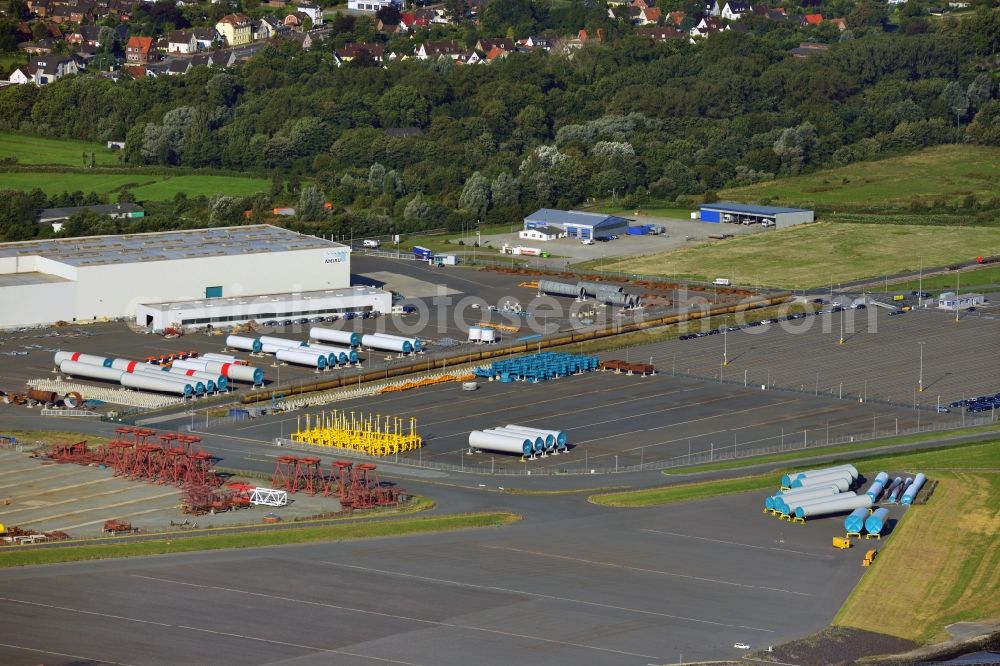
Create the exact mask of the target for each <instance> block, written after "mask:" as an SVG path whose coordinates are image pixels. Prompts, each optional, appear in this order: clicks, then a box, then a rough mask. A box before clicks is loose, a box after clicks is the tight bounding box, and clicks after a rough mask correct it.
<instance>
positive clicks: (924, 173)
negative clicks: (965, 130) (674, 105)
mask: <svg viewBox="0 0 1000 666" xmlns="http://www.w3.org/2000/svg"><path fill="white" fill-rule="evenodd" d="M968 194H972V195H975V196H976V198H977V199H979V200H980V201H985V200H988V199H991V198H993V197H1000V148H989V147H984V146H970V145H960V146H951V145H950V146H937V147H934V148H928V149H926V150H921V151H919V152H916V153H913V154H910V155H904V156H902V157H892V158H888V159H884V160H878V161H874V162H858V163H856V164H851V165H848V166H845V167H841V168H838V169H830V170H827V171H820V172H817V173H812V174H809V175H806V176H795V177H792V178H781V179H778V180H773V181H768V182H763V183H756V184H754V185H749V186H747V187H738V188H734V189H729V190H723V191H721V192H719V198H720V199H722V200H730V201H745V202H750V203H760V200H761V199H764V198H769V199H771V200H772V201H773V202H775V203H781V204H790V205H796V206H803V207H806V208H812V207H818V208H823V209H827V210H833V211H835V210H837V208H838V206H842V207H845V208H853V207H864V206H869V205H872V204H890V205H896V206H898V207H900V208H904V207H905V206H908V205H909V204H910V202H912V201H920V202H923V203H924V204H926V205H930V204H932V203H933V202H934V201H935V200H936V199H944V200H945V201H946V202H948V203H954V202H955V201H957V200H959V199H961V198H962V197H964V196H965V195H968Z"/></svg>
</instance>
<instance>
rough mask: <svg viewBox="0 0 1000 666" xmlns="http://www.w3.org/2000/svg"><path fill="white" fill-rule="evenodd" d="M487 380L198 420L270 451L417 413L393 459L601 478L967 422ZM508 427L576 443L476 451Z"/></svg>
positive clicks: (599, 376) (699, 394)
mask: <svg viewBox="0 0 1000 666" xmlns="http://www.w3.org/2000/svg"><path fill="white" fill-rule="evenodd" d="M633 360H635V359H634V358H633ZM479 384H480V388H479V390H477V391H475V392H468V391H463V390H462V389H461V385H460V384H458V383H449V384H441V385H435V386H430V387H425V388H420V389H415V390H411V391H404V392H400V393H389V394H383V395H380V396H372V397H366V398H360V399H357V400H351V401H344V402H337V403H333V404H332V405H330V407H329V408H325V409H316V410H306V411H303V412H294V413H284V414H277V415H273V416H263V417H260V418H257V419H252V420H249V421H237V422H232V423H223V424H216V425H211V426H209V427H208V428H204V427H203V426H200V425H199V424H198V422H197V420H194V421H193V423H194V430H195V432H205V433H210V434H214V435H218V436H220V437H223V438H227V439H229V440H231V441H232V442H233V443H234V444H237V443H244V444H246V445H250V444H255V443H256V444H261V445H265V446H267V445H269V444H270V443H271V442H273V440H274V439H275V438H279V437H285V438H287V437H289V436H290V435H291V434H292V433H294V432H296V430H297V429H298V428H300V427H301V428H303V429H304V428H305V415H307V414H308V415H310V418H311V419H312V421H313V423H315V422H316V415H318V414H320V413H323V412H328V411H329V410H331V409H337V410H340V411H346V412H355V413H357V414H369V413H371V414H380V415H382V416H386V415H393V416H398V417H401V418H403V420H404V424H405V423H407V421H408V419H409V418H410V417H415V418H416V419H417V432H418V433H419V434H420V435H421V436H422V437H423V438H424V446H423V447H422V449H420V450H418V451H414V452H408V453H406V454H400V456H399V458H398V459H394V460H398V461H400V462H406V461H408V462H412V463H418V464H423V463H431V462H434V463H444V464H447V465H454V466H455V469H456V471H457V470H458V469H459V468H462V469H465V470H466V471H478V472H487V473H507V474H523V473H526V472H527V471H529V470H536V471H542V470H548V471H566V472H575V473H589V472H590V470H594V472H595V473H602V472H609V471H615V469H619V470H620V469H623V468H626V467H629V466H633V465H641V464H648V463H656V462H662V463H670V464H685V463H688V462H710V461H712V460H718V459H721V458H723V457H732V454H733V452H734V450H736V451H738V452H739V453H740V455H747V454H748V453H750V452H751V451H762V450H765V449H767V450H770V449H773V450H775V451H778V450H792V449H800V448H805V447H807V446H822V445H825V444H826V443H827V442H836V441H839V440H841V439H845V438H846V439H848V440H849V439H850V437H851V436H852V435H853V436H855V437H856V438H858V439H860V438H864V437H871V436H872V434H873V433H874V432H878V433H880V434H893V433H895V432H897V431H899V432H902V431H905V430H906V429H907V428H913V427H915V426H916V425H917V419H918V418H919V419H920V425H921V427H923V428H927V427H928V426H930V425H932V424H946V423H957V422H959V421H960V418H961V417H960V416H958V415H955V414H937V413H934V412H933V411H928V410H921V411H920V412H917V411H916V410H913V409H908V408H904V407H899V406H893V405H885V404H880V403H875V402H869V403H864V404H860V403H858V401H857V400H856V399H854V400H838V399H835V398H831V397H829V396H819V397H816V396H813V395H810V394H804V393H799V392H787V391H775V390H768V391H761V390H759V389H757V390H754V389H751V388H744V387H743V386H733V385H730V384H719V383H716V382H710V381H706V380H698V379H691V378H686V377H671V376H670V375H669V374H660V375H656V376H652V377H639V376H627V375H620V374H615V373H612V372H593V373H586V374H583V375H577V376H572V377H564V378H560V379H556V380H549V381H547V382H540V383H538V384H528V383H509V384H504V383H500V382H480V383H479ZM184 423H185V424H186V425H190V423H187V422H184ZM508 424H518V425H525V426H528V427H532V428H542V429H549V430H563V431H565V432H566V433H567V436H568V438H569V443H570V445H571V446H572V449H571V450H570V451H569V452H568V453H563V454H560V455H555V456H547V457H544V458H538V459H535V460H531V461H529V462H527V463H522V462H520V461H519V458H518V457H517V456H512V455H504V454H497V455H495V456H494V455H492V454H491V453H489V452H485V453H476V454H473V455H468V453H467V452H468V448H469V447H468V435H469V432H470V431H472V430H481V429H486V428H496V427H503V426H505V425H508ZM272 450H275V449H274V447H272ZM314 450H319V451H322V450H323V449H322V447H314Z"/></svg>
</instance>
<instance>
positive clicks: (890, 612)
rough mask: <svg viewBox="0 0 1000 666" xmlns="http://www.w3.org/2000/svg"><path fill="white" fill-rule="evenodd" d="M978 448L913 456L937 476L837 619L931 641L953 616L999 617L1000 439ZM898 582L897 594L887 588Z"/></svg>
mask: <svg viewBox="0 0 1000 666" xmlns="http://www.w3.org/2000/svg"><path fill="white" fill-rule="evenodd" d="M975 453H976V454H977V455H973V456H971V457H965V456H962V455H956V456H955V458H953V459H945V460H942V459H938V460H936V461H930V462H929V463H928V464H927V465H926V466H925V465H921V464H919V463H914V464H913V466H912V467H910V469H916V468H919V469H921V470H924V469H930V470H934V466H935V464H936V465H937V466H938V467H939V469H938V470H937V471H933V473H932V474H929V476H930V477H931V478H933V479H935V480H936V481H937V482H938V485H937V488H935V490H934V494H933V495H932V496H931V498H930V501H928V503H927V504H926V505H916V506H914V507H912V508H910V509H908V510H907V511H906V514H905V516H904V518H903V520H901V521H900V523H899V525H898V526H897V527H896V529H895V530H894V532H893V535H892V538H891V539H890V540H889V541H888V543H887V544H886V545H885V547H884V548H882V549H881V552H880V553H879V555H878V557H877V558H876V559H875V563H874V564H873V565H872V567H871V570H870V571H868V572H867V573H866V574H865V577H864V578H862V579H861V582H860V583H859V584H858V586H857V587H856V588H855V589H854V592H853V593H852V594H851V596H850V597H849V598H848V600H847V602H846V603H845V604H844V606H843V607H842V608H841V609H840V612H839V613H838V614H837V617H836V618H835V619H834V624H836V625H841V626H847V627H857V628H860V629H871V628H872V618H877V619H878V620H877V627H878V631H880V632H882V633H886V634H891V635H893V636H899V637H901V638H907V639H910V640H914V641H918V642H922V643H926V642H932V641H941V640H946V639H947V638H948V635H947V632H946V630H945V627H947V626H948V625H949V624H952V623H953V622H961V621H976V620H987V621H990V620H992V621H994V622H995V621H996V619H997V618H1000V575H998V572H1000V539H998V538H997V535H998V534H1000V444H998V443H997V442H993V443H992V444H986V445H983V448H982V449H980V450H978V451H975ZM887 590H891V591H892V593H891V594H887V593H886V591H887Z"/></svg>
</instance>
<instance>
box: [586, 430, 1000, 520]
mask: <svg viewBox="0 0 1000 666" xmlns="http://www.w3.org/2000/svg"><path fill="white" fill-rule="evenodd" d="M840 462H850V463H852V464H854V465H855V466H856V467H857V468H858V470H859V471H860V472H861V473H863V474H873V473H876V472H880V471H883V470H893V471H902V470H908V471H918V470H919V471H921V472H926V473H929V475H931V474H933V475H935V477H936V475H937V474H938V473H939V472H947V471H958V470H992V471H994V472H1000V440H990V441H988V442H983V443H979V444H954V445H950V446H942V447H939V448H935V449H926V450H924V451H910V452H905V453H898V454H889V455H879V456H869V457H867V458H857V457H853V458H845V459H843V460H831V461H829V462H825V463H823V466H827V465H835V464H837V463H840ZM808 467H809V466H807V465H799V466H789V467H788V468H787V469H788V470H801V469H808ZM777 485H778V479H777V475H776V474H775V473H773V472H768V473H766V474H755V475H752V476H741V477H738V478H735V479H721V480H717V481H698V482H694V483H681V484H676V485H671V486H661V487H657V488H644V489H642V490H630V491H626V492H621V493H605V494H600V495H591V496H590V497H589V498H587V499H588V501H590V502H592V503H594V504H601V505H604V506H615V507H623V508H639V507H648V506H661V505H664V504H676V503H678V502H689V501H692V500H698V499H705V498H708V497H718V496H721V495H732V494H735V493H743V492H750V491H752V490H772V489H776V488H777Z"/></svg>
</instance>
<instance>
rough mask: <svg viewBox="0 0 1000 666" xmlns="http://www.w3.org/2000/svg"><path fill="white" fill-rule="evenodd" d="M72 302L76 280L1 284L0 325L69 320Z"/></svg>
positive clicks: (25, 324) (14, 325) (70, 318)
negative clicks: (4, 285) (3, 285)
mask: <svg viewBox="0 0 1000 666" xmlns="http://www.w3.org/2000/svg"><path fill="white" fill-rule="evenodd" d="M75 301H76V283H75V282H44V283H39V284H21V285H10V286H6V287H0V328H13V327H16V326H31V325H35V324H49V323H52V322H55V321H60V320H62V321H72V320H73V315H72V314H70V312H71V310H72V309H73V308H72V304H73V303H74V302H75Z"/></svg>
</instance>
